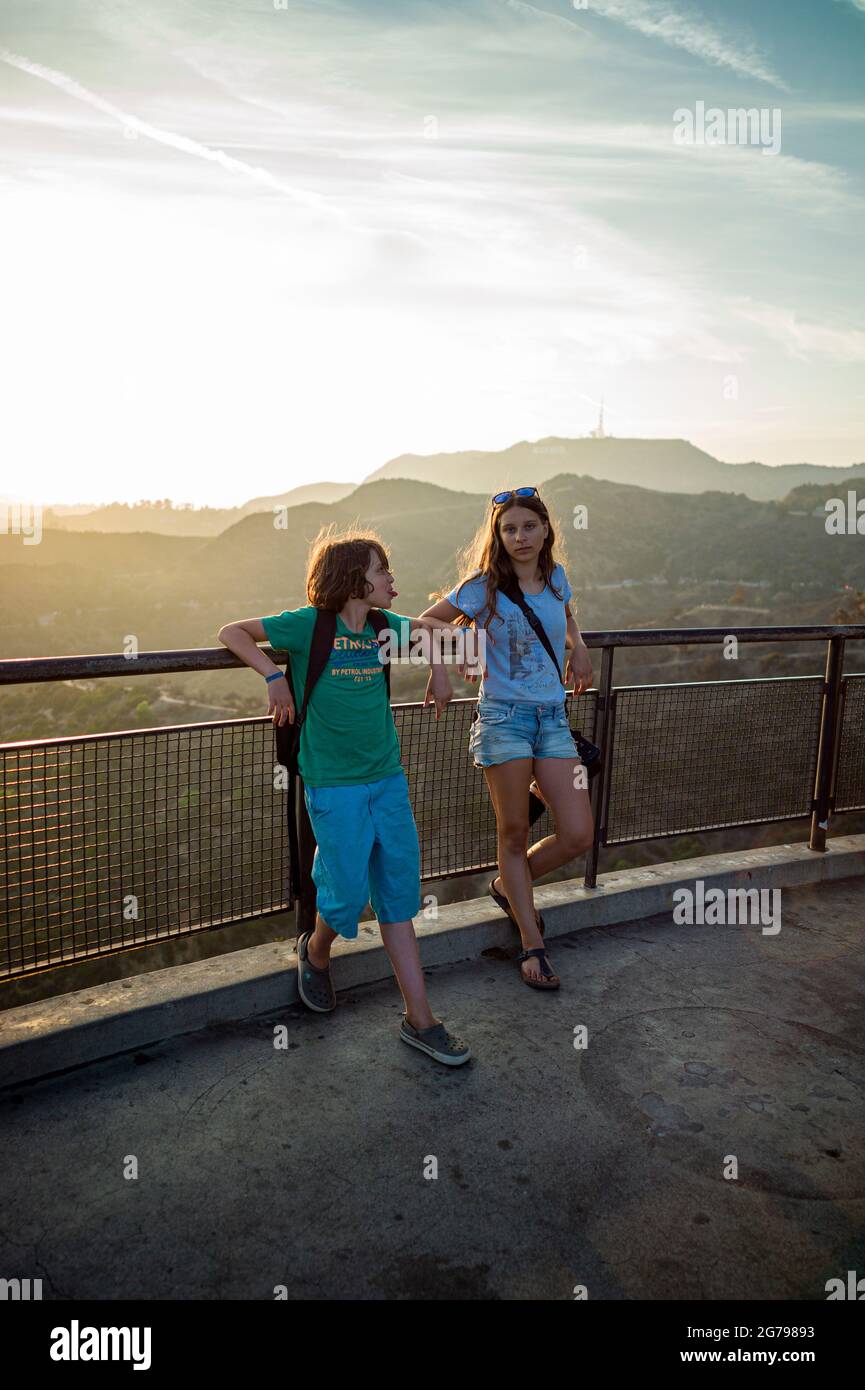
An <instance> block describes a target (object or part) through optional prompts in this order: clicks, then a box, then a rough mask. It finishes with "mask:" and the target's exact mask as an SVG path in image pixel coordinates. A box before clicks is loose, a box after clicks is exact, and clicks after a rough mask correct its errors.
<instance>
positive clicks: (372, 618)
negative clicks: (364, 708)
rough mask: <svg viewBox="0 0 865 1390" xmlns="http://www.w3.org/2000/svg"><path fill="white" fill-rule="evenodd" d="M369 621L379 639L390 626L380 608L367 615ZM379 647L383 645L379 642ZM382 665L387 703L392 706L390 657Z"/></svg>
mask: <svg viewBox="0 0 865 1390" xmlns="http://www.w3.org/2000/svg"><path fill="white" fill-rule="evenodd" d="M367 621H368V622H369V623H370V624H371V626H372V630H373V632H374V633H375V635H376V637H378V636H379V634H380V633H381V632H382V631H383V630H384V628H386V627H387V625H388V622H387V618H386V617H385V616H384V613H382V611H381V609H380V608H371V609H370V610H369V614H368V615H367ZM379 645H381V642H379ZM381 664H382V666H383V667H384V683H385V686H386V687H387V702H388V704H390V657H388V659H387V661H383V662H382V663H381Z"/></svg>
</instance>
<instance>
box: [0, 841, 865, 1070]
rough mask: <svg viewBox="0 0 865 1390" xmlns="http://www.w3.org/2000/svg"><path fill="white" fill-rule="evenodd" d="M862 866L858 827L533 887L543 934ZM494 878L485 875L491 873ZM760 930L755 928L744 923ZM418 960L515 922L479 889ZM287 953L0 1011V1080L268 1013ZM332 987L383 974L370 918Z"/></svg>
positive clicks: (253, 955)
mask: <svg viewBox="0 0 865 1390" xmlns="http://www.w3.org/2000/svg"><path fill="white" fill-rule="evenodd" d="M860 874H865V835H849V836H838V837H837V838H834V839H831V840H830V841H829V842H828V847H827V850H826V852H825V853H819V852H816V851H813V850H809V849H808V846H807V844H804V843H802V844H793V845H772V846H768V847H767V848H765V849H755V850H744V851H736V852H735V853H733V854H713V855H705V856H702V857H700V858H696V859H683V860H678V861H672V862H668V863H665V864H655V865H653V866H652V867H651V868H643V869H627V870H623V871H620V872H618V873H609V874H602V875H600V876H599V879H598V887H597V888H584V887H583V885H582V882H581V880H578V879H568V880H563V881H561V882H558V883H553V884H549V885H547V886H544V887H539V888H537V889H536V890H535V903H536V905H537V907H538V908H539V910H540V911H541V912H543V914H544V922H545V927H546V934H545V939H546V940H547V941H551V940H553V939H554V938H555V937H557V936H564V935H567V934H568V933H570V932H573V931H577V930H581V929H587V928H589V927H598V926H613V925H616V924H618V923H623V922H633V921H638V920H640V919H641V918H645V917H652V916H654V915H655V914H658V913H664V912H671V911H672V907H673V893H674V891H675V890H676V888H680V887H687V886H688V885H690V884H693V883H694V881H695V880H696V879H701V880H702V881H703V882H704V884H705V886H706V887H707V888H708V887H710V886H711V887H713V888H721V889H724V890H725V891H726V890H727V889H729V888H782V887H787V888H793V887H799V886H802V885H805V884H815V883H821V882H827V881H830V880H834V879H839V878H849V877H851V876H854V875H860ZM490 876H491V877H492V875H490ZM754 929H755V930H758V928H757V927H755V928H754ZM416 931H417V936H418V940H419V942H420V945H421V957H422V959H423V963H424V965H425V966H433V965H451V964H453V963H455V962H457V961H460V960H466V959H468V958H471V957H473V956H476V955H478V954H479V953H480V952H481V951H483V950H486V949H488V948H489V947H492V946H499V947H505V948H507V947H510V946H515V945H516V944H517V934H516V931H515V929H514V928H513V926H512V925H511V924H510V923H509V922H508V921H507V920H506V919H505V918H504V917H503V915H502V913H501V912H500V911H499V910H498V909H497V908H496V907H495V906H494V904H493V903H492V901H491V900H490V899H488V898H476V899H472V900H471V901H469V902H463V903H455V904H453V905H451V906H448V907H442V908H440V909H439V912H438V918H437V920H435V921H428V920H426V919H425V918H423V917H422V916H421V917H420V918H419V919H418V921H417V922H416ZM296 969H297V957H296V955H295V953H294V951H293V949H291V948H290V947H288V946H286V945H285V944H282V943H274V942H267V943H265V944H262V945H259V946H252V947H249V948H247V949H245V950H239V951H232V952H230V953H229V954H227V955H222V956H216V957H212V958H210V959H207V960H200V961H195V962H191V963H189V964H187V965H175V966H171V967H169V968H167V969H162V970H154V971H151V972H149V973H148V974H144V975H137V976H135V977H134V978H132V979H127V980H119V981H112V982H110V983H108V984H101V985H95V986H93V987H92V988H90V989H82V990H78V991H75V992H74V993H71V994H64V995H59V996H57V997H55V998H52V999H46V1000H40V1001H39V1002H37V1003H32V1004H24V1005H21V1006H20V1007H18V1008H12V1009H8V1010H6V1011H5V1012H3V1013H2V1014H0V1087H7V1086H15V1085H20V1084H21V1083H23V1082H29V1081H34V1080H37V1079H38V1078H40V1077H44V1076H49V1075H51V1074H53V1073H55V1072H59V1071H66V1070H68V1069H69V1068H71V1067H78V1066H83V1065H85V1064H86V1063H88V1062H93V1061H96V1060H98V1059H99V1058H104V1057H110V1056H113V1055H115V1054H116V1053H119V1052H126V1051H129V1050H132V1049H135V1048H140V1047H147V1046H149V1045H151V1044H153V1043H158V1042H161V1041H163V1040H164V1039H167V1038H173V1037H176V1036H178V1035H179V1034H181V1033H190V1032H196V1031H197V1030H198V1029H201V1028H207V1027H208V1026H210V1025H212V1024H219V1023H226V1022H230V1021H232V1020H234V1021H236V1020H239V1019H245V1018H253V1017H256V1016H259V1015H263V1014H269V1013H276V1012H279V1011H282V1010H284V1009H286V1008H288V1007H289V1005H291V1004H295V1003H297V1002H298V993H297V974H296ZM332 973H333V981H334V985H335V987H336V989H337V990H338V991H339V990H348V989H352V988H353V987H354V986H356V985H361V984H370V983H373V982H375V981H381V980H386V979H390V978H392V976H393V971H392V969H391V964H390V960H389V959H388V956H387V954H386V952H385V949H384V946H383V944H382V940H381V935H380V933H379V931H378V928H377V926H376V925H375V924H374V923H363V924H362V925H361V927H360V931H359V934H358V938H357V940H356V941H353V942H343V941H340V942H337V944H336V946H335V947H334V952H333V967H332Z"/></svg>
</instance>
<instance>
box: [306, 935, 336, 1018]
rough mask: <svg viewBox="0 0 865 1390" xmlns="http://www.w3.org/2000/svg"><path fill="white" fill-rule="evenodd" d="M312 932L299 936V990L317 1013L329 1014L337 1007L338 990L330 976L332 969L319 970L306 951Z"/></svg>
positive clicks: (309, 1006)
mask: <svg viewBox="0 0 865 1390" xmlns="http://www.w3.org/2000/svg"><path fill="white" fill-rule="evenodd" d="M311 936H312V932H309V931H307V932H304V933H303V935H302V936H299V937H298V938H297V990H298V993H299V995H300V997H301V999H302V1000H303V1002H304V1004H305V1005H306V1007H307V1008H308V1009H314V1010H315V1012H316V1013H317V1014H329V1013H330V1012H331V1010H332V1009H335V1008H336V991H335V990H334V987H333V981H332V980H331V978H330V969H327V970H319V968H318V966H317V965H313V963H312V961H311V960H310V959H309V957H308V956H307V953H306V947H307V942H308V941H309V938H310V937H311Z"/></svg>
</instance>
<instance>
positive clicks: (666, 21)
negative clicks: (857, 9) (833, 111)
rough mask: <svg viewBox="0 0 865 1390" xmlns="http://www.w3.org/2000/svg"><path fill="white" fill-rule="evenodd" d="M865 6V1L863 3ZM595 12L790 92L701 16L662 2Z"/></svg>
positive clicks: (604, 5) (626, 1) (606, 4)
mask: <svg viewBox="0 0 865 1390" xmlns="http://www.w3.org/2000/svg"><path fill="white" fill-rule="evenodd" d="M863 3H865V0H863ZM591 7H592V12H593V13H596V14H600V15H603V16H604V18H605V19H613V20H616V21H618V23H620V24H625V25H627V27H628V28H629V29H636V30H637V31H638V33H640V34H645V35H646V36H647V37H648V38H656V39H661V40H662V42H663V43H667V44H670V45H671V46H672V47H673V48H682V49H684V50H685V52H687V53H691V54H693V55H694V57H695V58H701V59H702V60H703V61H704V62H706V63H711V64H713V65H714V66H715V67H725V68H732V70H733V71H734V72H737V73H739V75H740V76H741V77H756V78H758V79H759V80H760V81H761V82H769V83H771V84H772V86H773V87H779V88H782V89H783V90H785V91H786V90H787V84H786V83H785V82H784V81H782V79H781V78H780V77H779V76H778V75H777V73H774V72H773V71H772V70H771V68H770V67H768V65H767V64H766V62H765V61H764V59H763V57H762V55H761V54H760V53H759V52H758V51H757V49H756V48H753V47H750V46H749V47H747V48H741V47H738V46H737V45H736V44H734V43H733V42H731V40H730V39H728V38H726V37H725V36H724V35H723V34H722V33H721V32H720V30H718V29H716V28H715V26H714V25H713V24H711V23H709V21H708V20H706V19H704V18H703V16H702V15H697V14H695V13H684V12H682V11H680V10H677V9H675V8H674V7H673V6H672V5H669V4H667V3H659V0H592V6H591Z"/></svg>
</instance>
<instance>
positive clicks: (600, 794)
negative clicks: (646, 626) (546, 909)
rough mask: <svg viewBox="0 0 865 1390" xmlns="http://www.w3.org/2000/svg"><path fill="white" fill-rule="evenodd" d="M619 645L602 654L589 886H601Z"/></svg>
mask: <svg viewBox="0 0 865 1390" xmlns="http://www.w3.org/2000/svg"><path fill="white" fill-rule="evenodd" d="M615 650H616V649H615V647H604V651H603V656H602V657H601V683H600V685H599V687H598V703H597V711H598V717H597V719H596V720H595V738H596V739H597V741H598V743H599V744H600V747H601V770H600V772H599V773H598V775H597V777H595V779H594V782H593V783H590V787H591V791H590V793H589V796H590V801H591V807H592V818H593V820H594V823H595V830H594V835H593V837H592V847H591V849H590V850H589V852H588V854H587V855H586V872H585V876H584V878H583V886H584V887H585V888H596V887H597V886H598V884H597V879H598V856H599V854H600V849H601V829H602V826H601V818H602V814H603V812H604V808H605V806H606V797H605V796H604V789H605V787H606V785H607V783H608V781H609V775H610V757H611V752H610V740H609V739H608V737H607V732H608V730H609V728H610V703H611V699H612V692H613V654H614V652H615Z"/></svg>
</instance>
